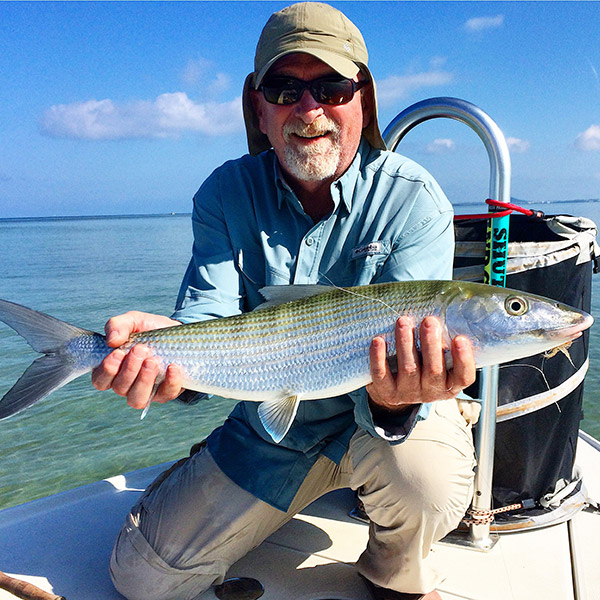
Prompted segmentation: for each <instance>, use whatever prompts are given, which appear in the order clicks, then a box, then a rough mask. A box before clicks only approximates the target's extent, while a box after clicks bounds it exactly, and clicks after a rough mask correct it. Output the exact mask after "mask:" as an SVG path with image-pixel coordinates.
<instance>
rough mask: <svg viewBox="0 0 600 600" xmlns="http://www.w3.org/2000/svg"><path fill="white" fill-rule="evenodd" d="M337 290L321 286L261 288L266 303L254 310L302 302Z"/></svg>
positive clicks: (272, 286) (301, 285)
mask: <svg viewBox="0 0 600 600" xmlns="http://www.w3.org/2000/svg"><path fill="white" fill-rule="evenodd" d="M333 289H335V288H333V287H331V286H329V285H320V284H314V285H312V284H299V285H268V286H266V287H264V288H261V289H260V290H259V292H260V293H261V295H262V297H263V298H264V299H265V302H263V303H262V304H260V305H259V306H257V307H256V308H255V309H254V310H261V309H263V308H269V307H271V306H278V305H279V304H285V303H286V302H293V301H294V300H302V299H303V298H310V297H311V296H318V295H319V294H324V293H325V292H330V291H331V290H333Z"/></svg>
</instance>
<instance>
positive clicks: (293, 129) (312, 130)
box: [283, 117, 340, 141]
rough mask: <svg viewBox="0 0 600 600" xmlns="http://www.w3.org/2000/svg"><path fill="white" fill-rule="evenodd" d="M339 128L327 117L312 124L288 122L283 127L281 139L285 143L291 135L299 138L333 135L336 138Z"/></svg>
mask: <svg viewBox="0 0 600 600" xmlns="http://www.w3.org/2000/svg"><path fill="white" fill-rule="evenodd" d="M339 130H340V127H339V125H338V124H337V123H336V122H335V121H334V120H333V119H330V118H328V117H324V118H322V119H318V120H316V121H313V122H312V123H308V124H306V123H302V122H301V121H290V122H289V123H286V124H285V125H284V126H283V137H284V139H285V140H286V141H288V140H289V138H290V136H291V135H292V134H295V135H298V136H300V137H317V136H320V135H326V134H328V133H333V134H334V136H336V135H337V134H338V133H339Z"/></svg>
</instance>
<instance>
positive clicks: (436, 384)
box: [421, 317, 446, 395]
mask: <svg viewBox="0 0 600 600" xmlns="http://www.w3.org/2000/svg"><path fill="white" fill-rule="evenodd" d="M421 359H422V364H423V367H422V374H421V385H422V387H423V391H424V393H425V394H426V395H430V394H434V395H435V394H438V393H439V392H440V390H442V391H443V390H445V389H446V364H445V362H444V342H443V337H442V326H441V324H440V322H439V321H438V319H436V318H435V317H427V318H425V319H423V322H422V324H421Z"/></svg>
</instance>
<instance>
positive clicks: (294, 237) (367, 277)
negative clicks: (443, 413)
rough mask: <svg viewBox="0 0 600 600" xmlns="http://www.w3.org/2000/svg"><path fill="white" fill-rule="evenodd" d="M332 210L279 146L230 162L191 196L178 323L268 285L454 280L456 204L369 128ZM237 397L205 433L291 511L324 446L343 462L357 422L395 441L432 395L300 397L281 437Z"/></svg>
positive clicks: (267, 497)
mask: <svg viewBox="0 0 600 600" xmlns="http://www.w3.org/2000/svg"><path fill="white" fill-rule="evenodd" d="M331 195H332V198H333V202H334V209H333V212H332V213H331V214H330V215H329V216H328V217H326V218H324V219H322V220H321V221H319V222H318V223H314V222H313V221H312V219H311V218H310V217H309V216H308V215H307V214H306V213H305V212H304V210H303V208H302V205H301V204H300V202H299V201H298V199H297V197H296V196H295V194H294V192H293V191H292V190H291V188H290V187H289V186H288V185H287V183H286V182H285V180H284V179H283V176H282V174H281V171H280V168H279V164H278V161H277V159H276V156H275V153H274V152H273V150H269V151H267V152H263V153H262V154H260V155H258V156H250V155H246V156H243V157H241V158H239V159H237V160H232V161H228V162H226V163H225V164H224V165H222V166H221V167H219V168H218V169H216V170H215V171H214V172H213V173H212V174H211V175H210V176H209V177H208V178H207V180H206V181H205V182H204V184H203V185H202V186H201V188H200V189H199V191H198V192H197V193H196V195H195V197H194V207H193V214H192V225H193V232H194V245H193V251H192V258H191V261H190V264H189V266H188V269H187V271H186V274H185V277H184V279H183V282H182V285H181V289H180V292H179V296H178V299H177V306H176V312H175V313H174V314H173V318H174V319H177V320H179V321H181V322H183V323H189V322H194V321H200V320H205V319H210V318H216V317H224V316H229V315H234V314H239V313H241V312H245V311H250V310H252V309H254V308H255V307H256V306H258V305H259V304H261V303H262V302H263V301H264V299H263V297H262V296H261V294H260V292H259V290H260V289H261V288H263V287H265V286H271V285H288V284H315V283H320V284H323V285H332V284H334V285H337V286H354V285H366V284H370V283H383V282H390V281H403V280H418V279H450V278H451V274H452V261H453V249H454V230H453V225H452V218H453V212H452V207H451V205H450V203H449V202H448V200H447V199H446V197H445V195H444V193H443V192H442V190H441V189H440V187H439V186H438V184H437V183H436V182H435V180H434V179H433V178H432V177H431V175H430V174H429V173H427V171H425V170H424V169H423V168H422V167H420V166H419V165H417V164H416V163H414V162H413V161H411V160H409V159H407V158H405V157H403V156H401V155H399V154H397V153H394V152H389V151H382V150H375V149H374V148H372V147H371V146H370V145H369V144H368V143H367V142H366V141H365V140H364V139H363V141H362V142H361V144H360V146H359V149H358V152H357V154H356V156H355V158H354V161H353V162H352V164H351V166H350V167H349V168H348V170H347V171H346V172H345V173H344V174H343V175H342V176H341V177H340V178H339V179H338V180H337V181H335V182H333V183H332V184H331ZM257 408H258V403H257V402H240V403H239V404H238V405H237V406H236V407H235V408H234V410H233V411H232V413H231V415H230V416H229V417H228V419H227V420H226V422H225V424H224V425H223V426H222V427H219V428H218V429H216V430H215V431H214V432H213V433H212V434H211V435H210V436H209V438H208V447H209V450H210V452H211V454H212V456H213V458H214V460H215V461H216V463H217V464H218V465H219V467H220V468H221V469H222V470H223V472H224V473H225V474H226V475H227V476H228V477H229V478H230V479H232V480H233V481H234V482H236V483H237V484H238V485H239V486H241V487H242V488H244V489H246V490H247V491H249V492H250V493H252V494H254V495H255V496H256V497H258V498H260V499H262V500H264V501H265V502H267V503H269V504H271V505H272V506H274V507H276V508H278V509H280V510H287V508H288V507H289V505H290V504H291V502H292V500H293V498H294V496H295V494H296V492H297V491H298V488H299V487H300V484H301V483H302V481H303V480H304V478H305V477H306V474H307V473H308V471H309V470H310V468H311V467H312V465H313V464H314V463H315V461H316V459H317V458H318V456H319V455H320V454H323V455H325V456H327V457H328V458H330V459H331V460H333V461H335V462H336V463H339V461H340V460H341V458H342V456H343V454H344V453H345V451H346V450H347V448H348V443H349V441H350V438H351V437H352V434H353V433H354V431H355V430H356V427H357V425H358V426H360V427H361V428H363V429H364V430H366V431H368V432H369V433H371V434H372V435H375V436H381V437H383V438H385V439H387V440H389V441H390V443H399V442H401V441H403V439H405V438H406V436H407V435H408V434H409V433H410V430H411V428H412V427H413V426H414V423H415V422H416V419H422V418H426V417H427V414H428V411H429V406H428V405H417V406H415V408H414V410H413V411H412V412H411V413H410V414H409V415H408V416H407V415H402V416H401V417H400V418H398V419H397V420H396V422H393V420H388V421H387V422H386V423H375V422H374V421H373V417H372V415H371V412H370V410H369V406H368V402H367V394H366V391H365V389H364V388H363V389H360V390H357V391H356V392H353V393H351V394H345V395H343V396H338V397H335V398H327V399H323V400H311V401H307V402H301V403H300V406H299V409H298V414H297V416H296V419H295V420H294V423H293V424H292V427H291V428H290V430H289V431H288V433H287V435H286V436H285V437H284V439H283V440H282V441H281V442H280V443H279V444H275V443H274V442H273V441H272V440H271V438H270V436H269V435H268V433H267V432H266V431H265V429H264V428H263V426H262V424H261V422H260V420H259V418H258V415H257Z"/></svg>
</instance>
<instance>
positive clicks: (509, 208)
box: [454, 198, 544, 221]
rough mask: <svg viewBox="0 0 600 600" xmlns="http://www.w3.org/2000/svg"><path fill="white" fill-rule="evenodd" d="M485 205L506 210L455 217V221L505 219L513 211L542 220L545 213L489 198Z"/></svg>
mask: <svg viewBox="0 0 600 600" xmlns="http://www.w3.org/2000/svg"><path fill="white" fill-rule="evenodd" d="M485 203H486V204H487V205H489V206H494V207H496V208H503V209H504V210H494V211H490V212H487V213H481V214H476V215H455V216H454V220H455V221H462V220H465V219H497V218H498V217H505V216H506V215H510V214H511V213H512V212H513V211H517V212H520V213H523V214H524V215H528V216H529V217H538V218H542V217H543V216H544V213H543V212H542V211H540V210H531V209H529V208H523V207H521V206H517V205H516V204H512V203H510V202H501V201H500V200H492V199H491V198H488V199H487V200H486V201H485Z"/></svg>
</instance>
